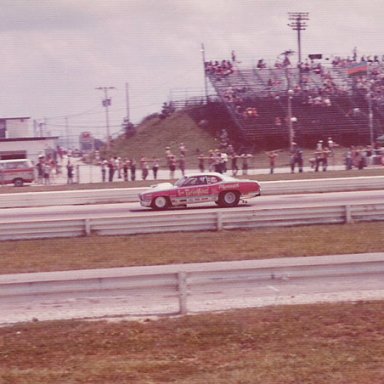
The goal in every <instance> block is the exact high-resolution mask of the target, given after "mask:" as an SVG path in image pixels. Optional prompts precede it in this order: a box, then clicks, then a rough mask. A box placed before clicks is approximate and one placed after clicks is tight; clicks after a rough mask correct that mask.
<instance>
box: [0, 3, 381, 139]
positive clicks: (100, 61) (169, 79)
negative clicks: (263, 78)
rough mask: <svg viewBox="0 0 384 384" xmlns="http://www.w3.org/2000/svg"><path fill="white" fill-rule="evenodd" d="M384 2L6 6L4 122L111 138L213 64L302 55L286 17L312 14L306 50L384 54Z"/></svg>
mask: <svg viewBox="0 0 384 384" xmlns="http://www.w3.org/2000/svg"><path fill="white" fill-rule="evenodd" d="M383 5H384V3H383V1H382V0H366V1H361V0H295V1H289V0H0V10H1V12H0V43H1V47H2V60H1V72H0V81H1V92H0V115H1V117H19V116H29V117H31V118H32V119H37V120H40V121H41V120H42V119H43V118H46V121H47V125H48V128H49V129H50V131H51V133H53V134H57V133H60V132H64V125H65V117H66V116H67V117H68V124H69V127H70V132H71V134H74V132H76V133H78V132H80V131H83V130H90V131H92V132H93V133H94V134H95V136H98V137H102V136H103V135H105V110H104V109H103V107H102V105H101V99H102V97H103V93H102V92H101V91H99V90H96V89H95V88H96V87H98V86H102V87H104V86H113V87H116V89H115V90H111V91H110V92H109V95H110V96H111V97H112V106H111V108H110V123H111V132H112V133H113V132H117V131H119V130H120V126H121V123H122V121H123V118H124V117H125V116H126V115H127V103H126V90H125V85H126V83H128V90H129V111H130V117H131V121H133V122H134V123H138V122H139V121H140V120H141V118H143V117H144V116H146V115H148V114H150V113H153V112H158V111H160V109H161V105H162V103H163V102H164V101H167V100H168V98H169V95H170V94H171V93H172V94H177V92H178V90H182V91H183V92H182V94H183V95H186V94H187V93H186V92H185V90H187V89H188V90H189V92H190V93H193V91H201V92H202V90H203V88H204V80H203V66H202V53H201V49H200V48H201V43H204V46H205V55H206V59H208V60H209V59H223V58H226V59H229V58H230V53H231V50H232V49H233V50H235V51H236V54H237V58H238V59H239V60H240V61H242V63H243V64H245V63H252V62H255V61H256V60H257V59H259V58H264V59H267V60H271V61H274V60H275V58H276V57H277V56H278V55H279V54H280V53H281V52H283V51H285V50H287V49H292V50H295V51H296V50H297V40H296V39H297V35H296V33H295V32H294V31H293V30H292V29H291V28H290V27H289V26H288V25H287V24H288V12H309V17H310V20H309V21H308V22H307V24H308V27H307V30H306V31H304V32H303V33H302V53H303V56H306V55H308V54H309V53H323V54H324V55H326V56H330V55H332V54H333V55H344V56H347V55H351V53H352V50H353V48H354V47H357V49H358V53H359V54H379V55H382V54H384V44H383V43H384V41H383V40H384V22H383V20H384V6H383Z"/></svg>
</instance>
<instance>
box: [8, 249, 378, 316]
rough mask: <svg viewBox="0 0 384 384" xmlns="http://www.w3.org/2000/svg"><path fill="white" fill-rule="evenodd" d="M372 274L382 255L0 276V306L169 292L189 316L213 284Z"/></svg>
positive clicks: (223, 286)
mask: <svg viewBox="0 0 384 384" xmlns="http://www.w3.org/2000/svg"><path fill="white" fill-rule="evenodd" d="M372 273H375V274H378V273H379V274H383V273H384V254H383V253H373V254H365V255H363V257H362V255H338V256H313V257H306V258H300V257H295V258H288V259H270V260H268V259H267V260H245V261H232V262H214V263H191V264H179V265H164V266H150V267H128V268H111V269H102V270H84V271H64V272H46V273H31V274H17V275H0V304H1V302H2V301H3V300H4V301H9V299H10V298H12V299H16V298H19V299H20V298H21V297H24V298H28V297H34V300H36V299H37V298H39V297H42V298H44V297H45V298H46V297H50V296H52V295H60V297H61V298H63V297H64V298H70V297H73V296H74V295H75V296H76V297H88V296H89V295H90V294H92V295H94V294H96V295H99V294H100V295H102V296H104V297H105V296H108V295H110V294H112V295H116V292H118V295H119V296H121V295H129V296H135V295H139V296H140V297H142V296H145V295H150V296H151V297H152V299H153V298H154V297H155V298H157V297H159V299H156V300H161V297H164V295H166V296H167V297H168V298H169V297H171V298H172V299H175V300H177V301H178V311H177V312H176V313H180V314H186V313H188V298H189V297H191V296H193V295H195V294H201V293H204V292H206V291H209V290H212V287H215V289H219V290H220V291H225V290H226V289H230V290H233V289H234V287H235V286H237V285H236V284H238V287H240V288H241V287H244V283H246V287H248V288H249V286H250V285H252V284H260V283H261V284H270V282H272V281H276V280H283V281H284V280H287V279H290V280H292V279H303V278H317V279H318V278H322V277H325V278H329V277H331V276H333V277H336V276H337V277H340V276H347V275H361V274H372ZM111 292H112V293H111ZM124 310H125V311H127V312H129V308H125V309H124ZM152 314H153V313H152ZM163 314H170V313H163ZM172 314H173V313H172Z"/></svg>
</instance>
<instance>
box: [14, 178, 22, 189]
mask: <svg viewBox="0 0 384 384" xmlns="http://www.w3.org/2000/svg"><path fill="white" fill-rule="evenodd" d="M13 185H14V186H15V187H22V186H23V185H24V180H23V179H20V178H17V179H15V180H13Z"/></svg>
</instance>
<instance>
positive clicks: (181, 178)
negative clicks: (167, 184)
mask: <svg viewBox="0 0 384 384" xmlns="http://www.w3.org/2000/svg"><path fill="white" fill-rule="evenodd" d="M186 179H187V177H186V176H183V177H180V179H178V180H177V181H176V182H175V184H174V185H175V186H176V187H181V186H182V185H183V184H184V182H185V180H186Z"/></svg>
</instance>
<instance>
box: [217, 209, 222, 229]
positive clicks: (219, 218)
mask: <svg viewBox="0 0 384 384" xmlns="http://www.w3.org/2000/svg"><path fill="white" fill-rule="evenodd" d="M222 229H223V214H222V213H221V212H220V211H217V216H216V230H217V231H221V230H222Z"/></svg>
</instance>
